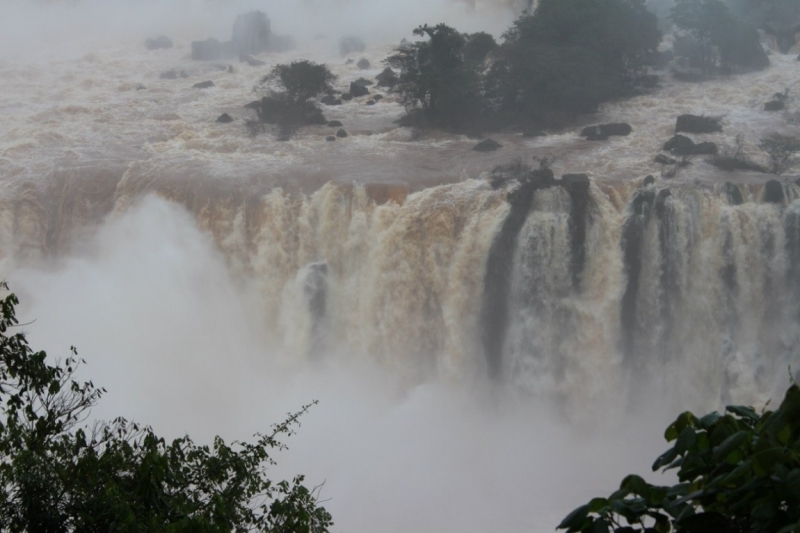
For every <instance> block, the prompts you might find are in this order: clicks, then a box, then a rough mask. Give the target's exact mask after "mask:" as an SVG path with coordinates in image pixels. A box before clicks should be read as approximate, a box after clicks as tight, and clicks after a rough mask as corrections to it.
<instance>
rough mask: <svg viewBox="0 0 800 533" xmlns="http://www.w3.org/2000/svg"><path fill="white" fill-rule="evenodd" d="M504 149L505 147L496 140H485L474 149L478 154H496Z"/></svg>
mask: <svg viewBox="0 0 800 533" xmlns="http://www.w3.org/2000/svg"><path fill="white" fill-rule="evenodd" d="M502 147H503V145H502V144H500V143H499V142H497V141H495V140H494V139H484V140H482V141H481V142H479V143H478V144H476V145H475V146H474V147H473V148H472V149H473V150H474V151H476V152H494V151H497V150H499V149H500V148H502Z"/></svg>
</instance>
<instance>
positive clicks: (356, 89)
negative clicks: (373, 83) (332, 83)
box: [350, 82, 369, 98]
mask: <svg viewBox="0 0 800 533" xmlns="http://www.w3.org/2000/svg"><path fill="white" fill-rule="evenodd" d="M368 94H369V89H367V88H366V87H364V86H363V85H359V84H358V83H356V82H353V83H351V84H350V95H351V96H352V97H353V98H358V97H360V96H367V95H368Z"/></svg>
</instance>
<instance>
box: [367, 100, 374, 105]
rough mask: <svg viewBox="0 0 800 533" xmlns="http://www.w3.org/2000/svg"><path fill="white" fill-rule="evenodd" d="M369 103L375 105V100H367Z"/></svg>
mask: <svg viewBox="0 0 800 533" xmlns="http://www.w3.org/2000/svg"><path fill="white" fill-rule="evenodd" d="M367 105H375V100H369V101H368V102H367Z"/></svg>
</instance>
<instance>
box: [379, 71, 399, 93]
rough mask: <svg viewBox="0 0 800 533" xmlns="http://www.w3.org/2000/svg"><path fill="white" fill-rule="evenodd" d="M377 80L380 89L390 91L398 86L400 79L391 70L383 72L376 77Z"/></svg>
mask: <svg viewBox="0 0 800 533" xmlns="http://www.w3.org/2000/svg"><path fill="white" fill-rule="evenodd" d="M375 79H376V80H378V87H389V88H390V89H391V88H392V87H394V86H395V85H397V82H398V81H400V79H399V78H398V77H397V74H395V73H394V71H393V70H392V69H390V68H388V67H387V68H386V69H384V71H383V72H381V73H380V74H378V75H377V76H375Z"/></svg>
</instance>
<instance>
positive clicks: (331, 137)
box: [325, 135, 336, 143]
mask: <svg viewBox="0 0 800 533" xmlns="http://www.w3.org/2000/svg"><path fill="white" fill-rule="evenodd" d="M325 140H326V141H328V142H329V143H330V142H333V141H335V140H336V137H334V136H333V135H328V136H327V137H325Z"/></svg>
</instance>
